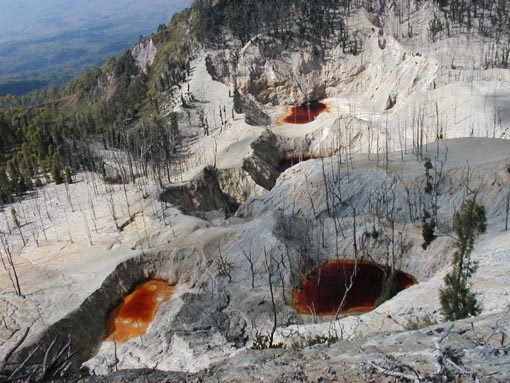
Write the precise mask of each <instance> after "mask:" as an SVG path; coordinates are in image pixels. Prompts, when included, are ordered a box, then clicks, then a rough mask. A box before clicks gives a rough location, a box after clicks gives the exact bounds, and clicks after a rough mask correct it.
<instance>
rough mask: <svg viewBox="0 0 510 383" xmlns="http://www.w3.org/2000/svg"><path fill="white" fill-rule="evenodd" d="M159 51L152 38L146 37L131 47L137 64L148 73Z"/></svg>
mask: <svg viewBox="0 0 510 383" xmlns="http://www.w3.org/2000/svg"><path fill="white" fill-rule="evenodd" d="M157 52H158V49H157V48H156V45H154V42H153V41H152V39H144V40H142V41H140V42H139V43H138V44H136V45H135V46H134V47H133V48H132V49H131V54H132V55H133V59H134V60H135V63H136V65H137V66H138V68H140V69H141V70H142V71H143V72H144V73H147V68H148V67H149V66H151V65H152V63H153V62H154V59H155V58H156V53H157Z"/></svg>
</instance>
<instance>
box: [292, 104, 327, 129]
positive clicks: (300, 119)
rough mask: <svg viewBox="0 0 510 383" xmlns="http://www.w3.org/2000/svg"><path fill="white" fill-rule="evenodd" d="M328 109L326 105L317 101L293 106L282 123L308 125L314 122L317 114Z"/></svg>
mask: <svg viewBox="0 0 510 383" xmlns="http://www.w3.org/2000/svg"><path fill="white" fill-rule="evenodd" d="M327 109H328V107H327V106H326V104H324V103H322V102H319V101H312V102H307V103H304V104H302V105H298V106H293V107H292V108H290V111H289V113H288V114H287V115H286V116H285V118H284V119H283V121H284V122H285V123H287V124H308V123H309V122H312V121H314V120H315V119H316V118H317V116H318V115H319V114H321V113H322V112H325V111H326V110H327Z"/></svg>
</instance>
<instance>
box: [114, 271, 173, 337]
mask: <svg viewBox="0 0 510 383" xmlns="http://www.w3.org/2000/svg"><path fill="white" fill-rule="evenodd" d="M174 290H175V286H171V285H169V284H168V283H167V282H165V281H162V280H157V279H155V280H150V281H147V282H145V283H143V284H141V285H140V286H138V287H137V288H136V289H135V291H133V292H132V293H131V294H129V295H128V296H126V297H125V298H124V301H123V302H122V304H121V305H120V306H119V307H117V308H116V309H115V310H113V312H112V313H111V314H110V315H109V317H108V319H107V322H106V334H107V337H106V340H109V341H116V342H118V343H125V342H127V341H128V340H129V339H131V338H136V337H139V336H142V335H143V334H145V333H146V332H147V328H148V327H149V325H150V324H151V323H152V321H153V320H154V317H155V316H156V313H157V312H158V309H159V306H160V305H161V304H162V303H163V302H166V301H168V300H169V299H170V298H171V297H172V294H173V292H174Z"/></svg>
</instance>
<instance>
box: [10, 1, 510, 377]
mask: <svg viewBox="0 0 510 383" xmlns="http://www.w3.org/2000/svg"><path fill="white" fill-rule="evenodd" d="M412 3H413V4H414V2H412ZM418 3H420V2H418ZM433 13H434V9H433V8H432V5H431V3H429V2H425V3H424V4H422V5H416V6H415V7H413V11H412V12H410V15H409V17H410V18H411V20H412V23H411V24H412V25H413V27H412V33H411V32H410V31H408V30H407V28H408V24H407V23H400V22H399V21H398V17H397V16H396V14H395V13H394V12H393V10H392V9H388V10H387V11H386V13H385V14H384V15H383V16H382V18H383V20H382V21H381V22H380V23H379V24H376V23H375V22H374V20H373V18H372V17H371V15H369V14H368V13H367V12H366V11H364V10H358V11H355V12H353V13H352V15H351V16H350V23H349V25H350V26H351V28H354V29H355V30H357V31H358V36H359V38H360V39H361V41H362V43H363V44H362V47H363V48H362V49H361V51H360V53H359V54H357V55H345V54H343V53H342V48H341V46H340V45H338V46H333V47H332V48H331V49H329V50H327V51H326V52H325V53H324V55H323V57H321V58H317V57H316V56H314V54H313V52H312V50H311V49H308V48H302V47H300V44H299V42H294V43H292V42H291V43H289V44H287V45H286V46H283V44H282V46H274V45H277V44H276V43H274V42H271V43H270V42H269V40H267V39H265V37H264V36H258V37H256V38H254V39H252V40H251V41H250V42H248V43H247V44H246V45H245V46H242V47H226V48H224V49H214V50H212V49H209V50H208V49H205V48H203V49H201V50H197V52H196V55H195V59H194V61H193V62H192V65H191V68H192V70H191V73H190V76H189V77H188V78H187V80H186V83H184V84H182V87H181V88H180V89H179V90H177V91H174V92H173V93H170V92H169V93H168V96H167V100H166V103H165V104H164V105H161V106H160V108H161V115H162V116H164V117H166V118H168V116H169V113H171V112H177V113H178V115H179V122H180V125H181V126H184V125H185V124H186V121H188V124H189V127H187V128H186V130H185V133H184V134H185V149H186V151H187V153H188V154H189V156H188V157H187V159H186V161H183V163H182V164H181V165H182V167H181V169H179V171H178V172H176V173H174V174H172V179H171V181H172V182H171V183H169V182H168V180H163V182H162V183H163V184H162V185H161V184H160V183H159V182H158V181H157V180H156V179H155V177H144V176H143V175H142V174H139V175H138V176H137V178H136V180H135V181H134V182H132V183H126V184H109V183H106V182H105V181H104V179H103V178H102V177H101V176H99V175H97V174H94V173H88V172H83V173H78V174H75V175H74V176H73V181H74V182H73V183H72V184H70V185H53V184H50V185H47V186H45V187H44V188H42V189H39V190H37V191H35V192H33V194H31V195H29V196H27V197H26V198H23V199H22V200H20V201H19V202H17V203H15V204H12V205H8V206H4V208H3V211H2V212H1V215H0V233H2V238H3V243H2V245H3V247H0V252H1V253H2V255H3V259H4V262H5V263H4V265H3V267H0V314H1V318H0V356H1V355H4V354H6V353H7V352H8V350H10V349H11V348H12V347H13V346H14V345H15V344H16V342H17V341H18V340H19V339H20V337H21V335H22V333H23V332H24V331H25V329H27V328H29V329H30V331H29V333H28V336H27V338H26V340H25V341H24V343H23V346H22V349H23V350H24V351H25V353H26V352H28V351H29V350H31V349H32V348H33V347H34V346H36V345H37V344H45V342H46V343H48V342H51V340H52V339H54V338H55V336H59V338H60V339H67V337H68V336H70V337H71V339H72V344H73V351H75V352H76V361H77V362H76V363H77V365H76V366H75V367H76V368H79V367H80V366H81V367H82V369H85V370H86V371H88V372H89V373H90V374H92V375H93V376H92V377H90V378H87V379H88V380H85V381H90V382H95V381H97V382H102V381H120V380H121V379H124V378H126V379H132V380H133V381H138V380H140V381H142V380H141V379H142V377H141V375H132V376H131V377H130V376H129V373H128V372H126V374H128V375H119V374H120V373H119V372H117V371H119V370H134V369H150V370H157V371H162V372H152V373H153V374H154V375H152V378H154V379H161V381H183V380H188V381H210V382H213V381H259V380H265V381H314V382H315V381H317V382H318V381H323V382H333V381H351V382H363V381H394V380H392V379H395V380H399V379H400V381H406V380H405V379H408V380H407V381H412V380H414V381H417V382H418V381H433V380H432V378H430V377H431V376H432V375H433V374H434V372H436V373H438V372H439V371H438V370H437V368H438V367H437V366H438V363H441V362H440V361H439V358H438V356H441V355H442V353H443V352H444V350H445V347H446V348H449V350H453V351H452V352H458V354H459V355H461V356H459V358H460V360H461V362H459V365H457V366H453V367H452V366H451V365H449V367H448V368H450V369H451V370H452V371H454V373H455V374H456V375H455V377H456V379H458V381H466V382H468V381H479V382H503V381H508V380H509V379H510V360H509V356H508V351H509V345H508V331H509V325H510V232H509V231H508V230H507V229H508V228H507V225H508V223H507V220H508V200H509V195H510V141H509V139H510V70H508V69H501V68H489V69H487V68H486V67H485V66H484V62H483V59H484V57H485V53H486V50H487V49H488V48H487V42H486V41H484V40H483V39H482V37H480V36H478V35H476V34H474V35H469V36H467V35H465V34H463V33H461V32H460V31H458V32H457V33H452V35H451V36H446V35H445V36H440V37H439V38H438V39H437V41H435V42H433V41H432V40H431V39H430V36H429V31H428V25H429V24H428V20H430V17H431V15H432V14H433ZM381 23H382V24H381ZM378 25H379V26H378ZM380 25H382V27H381V26H380ZM145 44H146V45H147V43H145ZM147 46H149V48H150V52H149V53H148V52H144V49H143V46H142V47H138V48H137V50H136V52H138V53H137V55H139V56H140V63H143V66H145V65H146V64H150V63H151V62H152V60H153V57H154V54H155V53H154V49H155V47H154V45H152V44H149V45H147ZM234 52H235V53H236V54H238V60H237V62H236V63H235V64H234V63H233V62H232V60H231V57H232V55H234ZM234 77H235V78H236V81H237V82H238V83H237V85H238V87H239V90H240V91H241V93H242V94H243V113H242V114H239V113H235V111H234V110H233V109H234V105H233V97H231V96H232V93H233V91H234V83H233V78H234ZM181 98H184V99H185V100H186V101H187V102H188V104H189V106H188V108H183V107H182V105H181V103H180V100H181ZM312 100H318V101H322V102H323V103H324V104H325V105H326V106H327V110H326V111H325V112H323V113H322V114H320V115H319V116H318V117H317V118H316V119H315V120H314V121H312V122H310V123H307V124H303V125H296V124H288V123H284V122H282V121H283V118H284V117H285V114H286V113H287V112H288V110H289V108H290V107H289V106H290V105H294V104H298V103H302V102H304V101H312ZM220 111H221V112H220ZM200 114H202V116H203V117H204V118H205V119H206V120H207V123H208V127H209V135H206V134H204V132H203V128H202V127H201V126H200V123H199V115H200ZM181 129H183V130H184V128H181ZM420 140H421V141H422V143H420ZM97 150H99V149H97ZM103 154H104V155H105V158H107V159H108V161H107V165H108V169H110V171H112V172H115V171H117V172H118V171H119V170H120V169H123V171H127V161H125V160H123V157H122V156H123V154H122V153H120V152H115V151H108V152H105V153H103ZM303 156H305V157H307V156H308V157H313V158H311V159H309V160H307V161H303V162H300V163H299V164H297V165H295V166H293V167H291V168H289V169H286V170H284V171H283V172H281V170H282V169H279V164H280V162H281V161H282V160H284V159H286V158H289V157H303ZM308 157H307V158H308ZM427 160H429V161H430V163H431V164H432V170H431V175H432V180H433V183H434V193H435V194H434V195H430V194H427V193H425V192H424V187H425V183H426V176H425V168H424V163H425V162H426V161H427ZM116 169H117V170H116ZM475 195H476V200H477V202H478V203H480V204H482V205H484V206H485V208H486V214H487V230H486V232H485V233H484V234H482V235H481V236H480V237H479V238H478V239H477V240H476V242H475V245H474V249H473V253H472V258H473V260H474V261H476V262H477V264H478V268H477V270H476V272H475V273H474V275H473V277H472V279H471V281H470V282H471V287H472V289H473V291H474V292H476V297H477V299H478V301H479V303H480V305H481V307H482V311H481V313H480V315H479V316H476V317H471V318H468V319H465V320H462V321H457V322H451V323H450V322H445V320H444V317H443V315H442V312H441V304H440V302H439V291H440V289H441V288H442V287H443V285H444V276H445V275H446V274H447V273H448V272H450V271H451V269H452V260H453V254H454V252H455V233H454V231H453V217H454V214H455V212H456V211H458V210H459V209H460V207H461V205H462V203H463V201H465V200H466V199H468V198H471V197H473V196H475ZM234 202H235V203H234ZM432 204H435V205H436V206H437V225H438V226H437V230H436V234H437V238H436V239H435V240H434V241H433V242H432V244H431V245H430V247H429V248H428V249H426V250H424V249H423V248H422V246H421V245H422V242H423V238H422V215H423V209H424V208H427V209H430V207H431V206H432ZM234 205H235V207H232V206H234ZM13 209H14V211H15V212H16V215H17V218H18V220H19V221H20V226H19V227H17V226H16V225H15V224H14V223H13V219H12V215H11V214H12V213H11V211H12V210H13ZM374 231H375V232H377V233H378V234H377V235H378V237H377V238H375V237H372V236H371V233H373V232H374ZM7 252H9V253H10V254H11V255H12V259H13V262H14V265H15V269H16V273H17V278H18V279H19V286H20V289H21V294H16V291H15V285H16V281H15V278H14V270H13V268H12V267H11V266H10V265H9V264H8V262H7V261H6V259H7V258H6V257H7ZM338 259H356V260H361V259H363V260H370V261H374V262H377V263H378V264H381V265H393V266H394V267H395V268H396V269H398V270H401V271H403V272H405V273H408V274H410V275H412V276H414V278H415V279H416V281H417V283H416V284H415V285H413V286H411V287H409V288H407V289H405V290H403V291H401V292H399V293H398V294H397V295H396V296H394V297H393V298H392V299H390V300H388V301H386V302H384V303H383V304H381V305H379V306H377V307H376V308H375V309H374V310H372V311H369V312H366V313H363V314H353V315H347V314H341V315H338V316H334V315H333V316H331V315H328V316H321V315H318V316H316V315H311V314H312V313H313V310H310V311H311V313H301V314H300V313H296V308H295V306H294V303H295V302H294V295H293V290H295V289H297V288H299V287H300V283H301V282H303V281H304V280H305V279H306V277H307V273H309V272H310V271H312V270H313V269H315V268H317V267H319V266H321V265H322V264H324V263H325V262H327V261H332V260H338ZM149 278H157V279H163V280H166V281H168V282H169V283H170V284H175V285H176V286H177V287H176V291H175V293H174V295H173V297H172V298H171V299H170V300H169V301H168V302H165V303H163V304H162V305H161V307H160V309H159V311H158V313H157V315H156V317H155V320H154V321H153V323H152V324H151V325H150V326H149V328H148V331H147V333H146V334H145V335H142V336H141V337H137V338H133V339H131V340H129V341H128V342H126V343H123V344H116V343H114V342H111V341H106V340H105V337H106V320H107V317H108V314H109V313H110V312H111V311H112V310H114V309H115V308H116V307H117V305H118V304H119V302H120V301H121V300H122V298H123V297H124V296H125V295H127V294H128V293H129V292H131V291H132V290H133V289H134V288H135V287H136V286H137V285H138V284H139V283H140V282H143V281H145V280H147V279H149ZM272 296H273V297H274V299H272V298H271V297H272ZM275 318H276V328H275V329H274V339H273V342H274V343H275V344H279V343H281V346H282V347H283V349H266V350H255V349H253V348H256V346H257V344H258V343H257V342H260V335H267V336H269V334H271V332H272V330H273V326H274V324H275V322H274V320H275ZM451 326H453V327H451ZM328 337H329V338H330V339H334V342H333V341H331V344H328V342H327V341H325V339H326V338H328ZM314 341H316V343H318V344H314ZM443 341H444V342H445V343H444V344H443V343H442V342H443ZM445 345H446V346H445ZM254 346H255V347H254ZM20 358H21V357H20ZM0 359H2V358H0ZM402 366H407V367H409V368H407V367H406V368H403V367H402ZM169 371H170V372H172V373H171V374H167V375H165V374H166V372H169ZM116 372H117V375H116V374H115V373H116ZM158 374H162V375H161V376H159V375H158ZM427 376H428V377H429V378H430V379H429V380H427V378H426V377H427ZM445 376H446V375H445ZM148 379H150V376H149V378H148Z"/></svg>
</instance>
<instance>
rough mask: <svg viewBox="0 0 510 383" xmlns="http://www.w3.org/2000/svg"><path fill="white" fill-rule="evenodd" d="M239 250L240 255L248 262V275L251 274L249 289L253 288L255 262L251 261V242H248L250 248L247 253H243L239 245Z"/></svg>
mask: <svg viewBox="0 0 510 383" xmlns="http://www.w3.org/2000/svg"><path fill="white" fill-rule="evenodd" d="M239 250H241V253H242V254H243V256H244V257H245V258H246V260H247V261H248V264H249V265H250V273H251V288H252V289H254V288H255V262H254V260H253V254H252V251H251V240H250V247H249V249H248V251H245V250H244V249H243V248H242V247H241V245H239Z"/></svg>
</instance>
